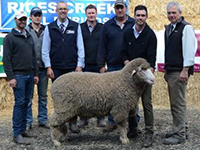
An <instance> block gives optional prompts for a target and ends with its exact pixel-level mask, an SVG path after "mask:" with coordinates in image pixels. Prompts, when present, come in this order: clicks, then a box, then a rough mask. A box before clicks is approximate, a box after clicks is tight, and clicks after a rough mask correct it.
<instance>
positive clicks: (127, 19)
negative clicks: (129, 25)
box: [114, 15, 128, 29]
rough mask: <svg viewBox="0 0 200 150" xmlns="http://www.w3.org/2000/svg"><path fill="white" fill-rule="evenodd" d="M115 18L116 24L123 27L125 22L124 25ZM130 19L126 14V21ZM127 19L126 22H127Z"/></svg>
mask: <svg viewBox="0 0 200 150" xmlns="http://www.w3.org/2000/svg"><path fill="white" fill-rule="evenodd" d="M114 20H115V21H116V24H117V25H118V26H119V27H120V28H121V29H123V28H124V23H123V24H122V25H120V24H119V22H118V21H117V19H116V17H115V18H114ZM127 20H128V16H127V15H126V21H127ZM126 21H125V22H126Z"/></svg>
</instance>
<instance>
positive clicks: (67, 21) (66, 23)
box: [57, 18, 69, 30]
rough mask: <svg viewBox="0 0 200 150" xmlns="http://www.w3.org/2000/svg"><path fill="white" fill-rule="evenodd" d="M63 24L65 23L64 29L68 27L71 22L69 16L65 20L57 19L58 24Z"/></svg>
mask: <svg viewBox="0 0 200 150" xmlns="http://www.w3.org/2000/svg"><path fill="white" fill-rule="evenodd" d="M61 24H63V25H64V30H65V29H66V27H67V26H68V24H69V20H68V18H67V19H66V21H65V22H60V21H59V19H57V25H58V26H59V27H60V25H61Z"/></svg>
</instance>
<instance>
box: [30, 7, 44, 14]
mask: <svg viewBox="0 0 200 150" xmlns="http://www.w3.org/2000/svg"><path fill="white" fill-rule="evenodd" d="M37 13H38V14H41V15H42V10H41V9H40V8H39V7H33V8H32V9H31V13H30V14H31V15H35V14H37Z"/></svg>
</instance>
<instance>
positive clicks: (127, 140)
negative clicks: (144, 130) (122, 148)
mask: <svg viewBox="0 0 200 150" xmlns="http://www.w3.org/2000/svg"><path fill="white" fill-rule="evenodd" d="M120 141H121V142H122V144H124V145H128V144H129V143H130V141H129V139H128V138H121V137H120Z"/></svg>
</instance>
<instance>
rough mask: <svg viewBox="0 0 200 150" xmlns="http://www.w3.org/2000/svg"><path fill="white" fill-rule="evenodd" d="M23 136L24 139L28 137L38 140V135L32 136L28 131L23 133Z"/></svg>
mask: <svg viewBox="0 0 200 150" xmlns="http://www.w3.org/2000/svg"><path fill="white" fill-rule="evenodd" d="M21 135H22V136H23V137H27V138H37V136H36V135H33V134H30V133H28V132H27V131H25V132H22V133H21Z"/></svg>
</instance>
